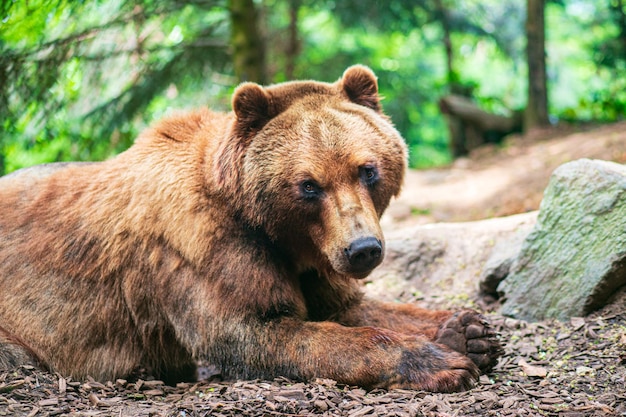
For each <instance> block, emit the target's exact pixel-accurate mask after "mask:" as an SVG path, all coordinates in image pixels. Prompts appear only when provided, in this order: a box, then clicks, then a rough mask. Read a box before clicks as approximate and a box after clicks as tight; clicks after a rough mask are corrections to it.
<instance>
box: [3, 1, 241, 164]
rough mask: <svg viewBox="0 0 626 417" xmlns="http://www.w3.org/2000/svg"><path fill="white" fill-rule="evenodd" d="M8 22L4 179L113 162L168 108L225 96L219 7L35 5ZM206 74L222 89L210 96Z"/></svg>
mask: <svg viewBox="0 0 626 417" xmlns="http://www.w3.org/2000/svg"><path fill="white" fill-rule="evenodd" d="M7 13H8V14H7V15H6V16H5V17H4V19H3V23H2V27H1V30H0V77H1V78H2V79H3V80H5V82H3V83H0V97H2V99H0V115H1V116H2V126H3V128H4V132H3V137H2V143H1V148H0V154H1V155H3V156H4V165H5V166H4V170H6V171H7V172H10V171H12V170H14V169H17V168H20V167H22V166H26V165H31V164H34V163H40V162H49V161H62V160H75V159H78V160H89V159H102V158H106V157H108V156H110V155H113V154H115V153H118V152H120V151H122V150H124V149H126V148H127V147H128V146H129V145H130V144H131V143H132V141H133V140H134V138H135V136H136V134H137V132H138V130H139V129H140V128H142V127H143V126H145V124H146V123H147V122H149V121H151V120H152V119H153V117H154V116H159V115H161V114H163V113H164V112H165V111H167V109H168V108H169V107H170V106H171V105H181V106H183V107H184V106H188V105H190V104H196V105H198V104H200V103H202V104H204V103H206V101H207V97H206V96H204V95H201V94H200V93H199V92H200V91H203V92H204V93H206V92H207V90H209V91H210V92H211V93H213V94H212V96H213V97H215V98H216V99H217V100H219V98H220V97H221V96H224V95H225V93H226V91H227V88H228V87H226V86H225V85H224V83H221V85H220V82H219V80H220V78H219V77H218V76H217V74H219V72H220V71H229V66H230V61H229V59H228V55H227V51H226V47H227V36H228V28H227V24H226V22H227V20H226V17H227V16H228V14H227V11H226V9H225V7H224V6H223V5H222V4H221V2H219V1H208V0H207V1H201V0H198V1H195V2H190V3H182V2H177V1H174V0H172V1H158V2H157V1H151V0H146V1H140V0H137V1H131V2H128V1H121V0H119V1H107V2H100V1H92V2H81V1H79V2H76V1H70V0H59V1H46V0H31V1H29V2H25V3H22V2H20V3H14V4H12V5H11V7H9V8H8V11H7ZM207 74H216V76H215V77H213V78H214V79H215V80H216V81H217V82H213V83H211V86H208V88H207V87H205V86H206V85H207V84H209V83H207V81H206V78H207ZM208 78H210V77H208ZM227 84H229V85H230V84H231V83H230V78H228V79H227ZM183 96H184V97H185V98H184V100H180V99H178V100H177V98H179V97H183ZM217 104H222V103H217ZM147 110H149V111H147ZM0 168H2V167H1V166H0Z"/></svg>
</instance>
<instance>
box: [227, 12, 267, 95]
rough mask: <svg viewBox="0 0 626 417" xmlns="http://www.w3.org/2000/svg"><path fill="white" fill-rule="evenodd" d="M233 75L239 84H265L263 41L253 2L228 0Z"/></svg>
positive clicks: (257, 13)
mask: <svg viewBox="0 0 626 417" xmlns="http://www.w3.org/2000/svg"><path fill="white" fill-rule="evenodd" d="M228 8H229V10H230V21H231V23H230V25H231V36H230V39H231V40H230V44H231V48H232V53H233V64H234V68H235V75H236V76H237V79H238V80H239V82H243V81H252V82H256V83H260V84H265V83H266V82H267V77H266V68H265V40H264V38H263V36H261V31H260V29H259V11H258V10H257V8H256V6H255V4H254V1H253V0H229V6H228Z"/></svg>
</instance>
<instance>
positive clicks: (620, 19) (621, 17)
mask: <svg viewBox="0 0 626 417" xmlns="http://www.w3.org/2000/svg"><path fill="white" fill-rule="evenodd" d="M611 9H612V10H613V12H614V13H615V16H616V20H617V26H618V27H619V35H618V39H619V40H620V43H621V45H622V49H621V54H620V57H621V58H622V59H626V13H625V12H624V2H623V1H622V0H617V1H616V2H615V3H611Z"/></svg>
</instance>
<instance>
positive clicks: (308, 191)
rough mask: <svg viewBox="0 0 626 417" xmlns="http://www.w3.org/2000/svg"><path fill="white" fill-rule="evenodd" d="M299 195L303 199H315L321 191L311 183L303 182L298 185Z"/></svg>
mask: <svg viewBox="0 0 626 417" xmlns="http://www.w3.org/2000/svg"><path fill="white" fill-rule="evenodd" d="M300 193H301V194H302V196H303V197H304V198H307V199H315V198H319V197H320V195H321V194H322V189H321V187H320V186H319V185H317V184H316V183H315V182H313V181H303V182H302V183H301V184H300Z"/></svg>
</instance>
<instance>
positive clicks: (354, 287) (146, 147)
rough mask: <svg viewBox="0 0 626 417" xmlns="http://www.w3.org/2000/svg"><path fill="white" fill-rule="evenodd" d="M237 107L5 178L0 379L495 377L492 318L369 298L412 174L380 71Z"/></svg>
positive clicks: (408, 384) (1, 185)
mask: <svg viewBox="0 0 626 417" xmlns="http://www.w3.org/2000/svg"><path fill="white" fill-rule="evenodd" d="M233 110H234V111H233V112H232V113H228V114H224V113H215V112H212V111H209V110H206V109H205V110H199V111H196V112H192V113H189V114H182V115H178V116H173V117H169V118H167V119H165V120H163V121H161V122H159V123H157V124H156V125H155V126H153V127H152V128H151V129H149V130H147V131H146V132H144V133H143V134H142V135H141V136H140V137H139V138H138V139H137V141H136V143H135V145H133V146H132V147H131V148H130V149H129V150H127V151H126V152H124V153H122V154H120V155H118V156H117V157H115V158H113V159H111V160H108V161H104V162H97V163H70V164H50V165H43V166H38V167H33V168H28V169H25V170H21V171H18V172H15V173H13V174H11V175H8V176H6V177H4V178H2V179H0V213H2V216H0V368H2V367H9V366H14V365H15V364H18V363H23V362H24V361H34V362H37V363H39V364H41V365H43V366H47V367H49V368H51V369H53V370H56V371H58V372H61V373H62V374H67V375H71V376H73V377H74V378H84V377H85V376H87V375H90V376H92V377H94V378H96V379H99V380H112V379H114V378H117V377H122V376H125V375H127V374H129V373H130V372H131V371H133V369H135V368H136V367H138V366H147V367H150V368H151V369H152V370H154V371H155V372H157V373H159V374H160V375H161V376H162V377H163V378H167V379H168V380H169V381H176V380H180V379H184V378H188V377H189V376H190V372H191V371H192V370H193V368H194V363H195V360H197V359H204V360H207V361H209V362H211V363H214V364H216V365H218V366H219V367H220V368H221V369H222V372H223V374H224V375H225V376H226V377H230V378H271V377H274V376H277V375H285V376H288V377H291V378H296V379H311V378H314V377H325V378H333V379H335V380H337V381H340V382H343V383H348V384H355V385H361V386H364V387H367V388H374V387H387V388H392V387H403V388H416V389H427V390H434V391H453V390H459V389H464V388H467V387H469V386H470V385H471V382H472V380H473V379H474V378H476V377H477V375H478V372H479V368H481V369H483V370H485V369H488V368H489V367H491V366H492V365H493V364H494V363H495V361H496V358H497V356H498V355H499V345H498V342H497V340H496V339H495V336H494V334H493V332H492V331H491V329H490V328H489V326H488V324H487V323H486V322H485V321H484V320H483V319H482V317H480V316H479V315H478V314H476V313H474V312H470V311H465V312H462V313H460V314H456V315H454V314H452V313H451V312H431V311H425V310H420V309H417V308H415V307H413V306H410V305H395V304H383V303H379V302H375V301H372V300H366V299H364V298H363V296H362V294H361V291H360V289H359V283H358V279H359V278H363V277H365V276H367V274H368V273H369V272H370V271H371V270H372V269H373V268H374V267H375V266H376V265H378V264H379V263H380V261H381V260H382V256H383V254H384V239H383V235H382V232H381V229H380V226H379V223H378V219H379V218H380V216H381V215H382V213H383V211H384V210H385V208H386V207H387V205H388V203H389V200H390V198H392V197H393V196H395V195H397V194H398V192H399V191H400V186H401V183H402V179H403V175H404V171H405V169H406V148H405V145H404V142H403V140H402V138H401V137H400V135H399V134H398V133H397V131H396V130H395V129H394V128H393V126H392V125H391V123H390V121H389V120H388V118H387V117H386V116H384V115H383V113H382V110H381V107H380V103H379V98H378V87H377V82H376V78H375V76H374V74H373V73H372V72H371V71H370V70H369V69H368V68H366V67H362V66H354V67H351V68H349V69H348V70H346V72H345V73H344V75H343V77H342V78H341V79H340V80H339V81H337V82H336V83H334V84H326V83H320V82H314V81H306V82H292V83H285V84H279V85H275V86H270V87H266V88H263V87H260V86H258V85H256V84H251V83H245V84H242V85H241V86H239V87H238V88H237V90H236V91H235V93H234V96H233Z"/></svg>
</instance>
